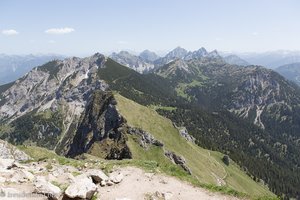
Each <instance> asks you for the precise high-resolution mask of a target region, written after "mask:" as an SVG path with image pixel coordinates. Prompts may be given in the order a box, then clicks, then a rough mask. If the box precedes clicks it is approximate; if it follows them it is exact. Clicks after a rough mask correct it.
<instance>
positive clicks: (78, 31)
mask: <svg viewBox="0 0 300 200" xmlns="http://www.w3.org/2000/svg"><path fill="white" fill-rule="evenodd" d="M299 10H300V1H299V0H143V1H142V0H118V1H117V0H107V1H102V0H98V1H96V0H48V1H46V0H45V1H41V0H26V1H25V0H1V1H0V31H1V32H0V53H7V54H28V53H34V54H36V53H57V54H65V55H76V56H83V55H89V54H93V53H94V52H102V53H108V52H111V51H118V50H121V49H131V50H133V51H142V50H143V49H150V50H154V51H167V50H170V49H173V48H175V47H176V46H182V47H184V48H186V49H188V50H195V49H198V48H200V47H202V46H204V47H205V48H207V49H208V50H213V49H218V50H220V51H238V52H253V51H256V52H262V51H268V50H279V49H284V50H300V12H299Z"/></svg>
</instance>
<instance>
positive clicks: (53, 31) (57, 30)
mask: <svg viewBox="0 0 300 200" xmlns="http://www.w3.org/2000/svg"><path fill="white" fill-rule="evenodd" d="M74 31H75V29H74V28H69V27H65V28H50V29H48V30H45V33H47V34H55V35H61V34H67V33H72V32H74Z"/></svg>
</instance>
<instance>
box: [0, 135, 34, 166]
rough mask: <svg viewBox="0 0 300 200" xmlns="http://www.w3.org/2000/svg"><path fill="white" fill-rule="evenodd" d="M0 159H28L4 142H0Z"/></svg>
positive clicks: (21, 152)
mask: <svg viewBox="0 0 300 200" xmlns="http://www.w3.org/2000/svg"><path fill="white" fill-rule="evenodd" d="M0 158H2V159H14V160H17V161H26V160H29V159H30V157H29V156H28V155H26V154H25V153H24V152H23V151H20V150H19V149H17V148H16V147H15V146H13V145H11V144H9V143H8V142H6V141H3V140H0Z"/></svg>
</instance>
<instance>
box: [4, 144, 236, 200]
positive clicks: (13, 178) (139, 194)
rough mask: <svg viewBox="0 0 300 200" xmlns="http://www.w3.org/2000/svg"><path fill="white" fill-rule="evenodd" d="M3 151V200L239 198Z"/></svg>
mask: <svg viewBox="0 0 300 200" xmlns="http://www.w3.org/2000/svg"><path fill="white" fill-rule="evenodd" d="M0 150H1V154H0V199H1V200H2V199H10V200H11V199H20V200H25V199H28V200H29V199H31V200H32V199H37V200H42V199H51V200H67V199H76V200H80V199H104V200H140V199H146V200H150V199H153V200H154V199H159V200H161V199H165V200H166V199H176V200H177V199H189V200H193V199H195V200H196V199H236V198H234V197H229V196H223V195H221V194H212V193H210V192H208V191H206V190H204V189H201V188H197V187H194V186H192V185H190V184H188V183H186V182H181V181H179V180H177V179H176V178H173V177H168V176H165V175H162V174H160V173H149V172H145V171H143V170H141V169H139V168H136V167H123V168H121V167H117V166H115V167H113V168H112V169H111V170H109V173H105V172H104V171H102V170H101V169H100V167H97V166H100V163H96V164H95V163H93V164H91V163H89V162H86V163H85V164H84V165H82V166H73V165H68V164H66V165H63V164H61V163H60V162H59V161H58V160H56V159H47V158H45V159H43V160H41V161H33V160H32V159H31V158H30V157H29V156H28V155H26V154H25V153H24V152H22V151H20V150H19V149H17V148H16V147H14V146H12V145H10V144H8V143H7V142H4V141H1V140H0ZM97 162H100V161H97ZM97 164H99V165H97Z"/></svg>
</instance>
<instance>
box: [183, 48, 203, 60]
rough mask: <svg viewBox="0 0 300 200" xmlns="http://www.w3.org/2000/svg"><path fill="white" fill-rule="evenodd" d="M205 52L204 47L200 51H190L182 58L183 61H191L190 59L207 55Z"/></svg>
mask: <svg viewBox="0 0 300 200" xmlns="http://www.w3.org/2000/svg"><path fill="white" fill-rule="evenodd" d="M207 54H208V53H207V51H206V49H205V48H204V47H201V48H200V49H198V50H196V51H190V52H188V54H187V55H186V56H185V57H184V59H185V60H191V59H198V58H202V57H205V56H206V55H207Z"/></svg>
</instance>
